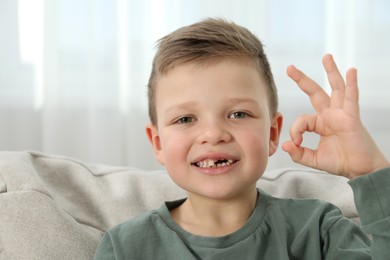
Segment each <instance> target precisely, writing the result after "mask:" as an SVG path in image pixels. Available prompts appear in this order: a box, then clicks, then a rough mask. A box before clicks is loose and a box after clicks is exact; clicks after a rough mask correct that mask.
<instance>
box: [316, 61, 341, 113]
mask: <svg viewBox="0 0 390 260" xmlns="http://www.w3.org/2000/svg"><path fill="white" fill-rule="evenodd" d="M322 64H323V65H324V68H325V71H326V73H327V76H328V80H329V84H330V87H331V88H332V94H331V99H330V105H331V107H333V108H342V107H343V104H344V93H345V82H344V79H343V77H342V75H341V74H340V71H339V69H338V68H337V65H336V63H335V61H334V59H333V56H332V55H330V54H326V55H325V56H324V57H323V59H322Z"/></svg>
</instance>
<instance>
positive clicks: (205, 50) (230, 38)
mask: <svg viewBox="0 0 390 260" xmlns="http://www.w3.org/2000/svg"><path fill="white" fill-rule="evenodd" d="M224 58H232V59H236V60H242V61H249V62H250V63H252V64H254V65H255V67H256V69H257V70H258V71H259V73H260V75H261V76H262V78H263V79H264V80H265V83H266V84H267V87H268V89H267V94H268V100H269V108H270V114H271V116H273V115H275V113H276V112H277V109H278V97H277V90H276V86H275V82H274V78H273V75H272V71H271V68H270V65H269V62H268V59H267V56H266V54H265V53H264V50H263V44H262V43H261V41H260V40H259V39H258V38H257V37H256V36H255V35H254V34H252V33H251V32H250V31H249V30H248V29H246V28H244V27H242V26H239V25H237V24H235V23H233V22H228V21H226V20H224V19H218V18H207V19H205V20H202V21H200V22H197V23H194V24H192V25H189V26H185V27H182V28H179V29H177V30H176V31H174V32H172V33H170V34H168V35H166V36H165V37H163V38H161V39H160V40H159V41H158V42H157V52H156V54H155V56H154V59H153V64H152V72H151V74H150V78H149V82H148V102H149V103H148V104H149V118H150V121H151V123H152V124H153V125H156V126H157V111H156V100H155V99H156V85H157V81H158V77H159V76H162V75H166V74H167V73H168V72H169V71H170V70H172V69H173V68H174V67H176V66H178V65H183V64H187V63H197V64H205V63H207V62H211V61H215V60H219V59H224Z"/></svg>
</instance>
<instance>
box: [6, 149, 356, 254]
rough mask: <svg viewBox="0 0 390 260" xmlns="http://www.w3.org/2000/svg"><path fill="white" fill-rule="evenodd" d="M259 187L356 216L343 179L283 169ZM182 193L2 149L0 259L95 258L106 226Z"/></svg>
mask: <svg viewBox="0 0 390 260" xmlns="http://www.w3.org/2000/svg"><path fill="white" fill-rule="evenodd" d="M258 186H259V187H260V188H262V189H263V190H265V191H266V192H268V193H270V194H272V195H274V196H277V197H295V198H319V199H323V200H326V201H329V202H331V203H333V204H336V205H337V206H338V207H339V208H340V209H341V210H342V212H343V214H344V215H345V216H347V217H349V218H353V219H355V220H356V221H358V218H357V213H356V209H355V206H354V202H353V194H352V190H351V189H350V187H349V185H348V184H347V180H346V179H344V178H342V177H336V176H331V175H328V174H326V173H323V172H318V171H314V170H309V169H304V168H297V169H280V170H276V171H268V172H266V173H265V175H264V176H263V177H262V179H261V180H260V181H259V182H258ZM184 196H185V192H184V191H182V190H181V189H179V188H178V187H177V186H176V185H175V184H174V183H173V182H172V181H171V180H170V178H169V177H168V175H167V174H166V172H164V171H161V170H159V171H145V170H141V169H135V168H130V167H113V166H108V165H97V164H91V165H88V164H85V163H83V162H80V161H78V160H75V159H72V158H67V157H63V156H54V155H47V154H42V153H39V152H32V151H23V152H0V259H7V260H12V259H92V258H93V255H94V251H95V249H96V247H97V244H98V242H99V240H100V238H101V235H102V234H103V232H104V231H105V230H107V229H108V228H110V227H113V226H114V225H116V224H118V223H120V222H123V221H125V220H127V219H129V218H131V217H134V216H135V215H137V214H140V213H142V212H145V211H147V210H149V209H152V208H156V207H159V206H160V205H161V203H163V202H164V201H166V200H174V199H177V198H181V197H184Z"/></svg>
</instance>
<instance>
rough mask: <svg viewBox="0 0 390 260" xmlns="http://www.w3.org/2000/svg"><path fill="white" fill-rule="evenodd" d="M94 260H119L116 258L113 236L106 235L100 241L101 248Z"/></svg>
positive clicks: (99, 247)
mask: <svg viewBox="0 0 390 260" xmlns="http://www.w3.org/2000/svg"><path fill="white" fill-rule="evenodd" d="M93 259H94V260H113V259H119V258H118V257H117V256H116V253H115V250H114V246H113V243H112V241H111V236H110V234H109V233H108V232H107V233H105V234H104V236H103V238H102V239H101V240H100V243H99V246H98V248H97V250H96V252H95V256H94V258H93Z"/></svg>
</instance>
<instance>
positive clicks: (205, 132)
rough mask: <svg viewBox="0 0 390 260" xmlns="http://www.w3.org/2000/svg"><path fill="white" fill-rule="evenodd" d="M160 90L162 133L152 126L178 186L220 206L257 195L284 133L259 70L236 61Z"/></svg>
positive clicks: (174, 74) (192, 68) (171, 75)
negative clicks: (272, 114)
mask: <svg viewBox="0 0 390 260" xmlns="http://www.w3.org/2000/svg"><path fill="white" fill-rule="evenodd" d="M156 89H157V93H156V111H157V118H158V125H157V127H155V126H152V125H149V126H148V127H147V134H148V137H149V139H150V141H151V143H152V145H153V148H154V151H155V154H156V157H157V159H158V160H159V161H160V163H161V164H163V165H165V167H166V169H167V171H168V173H169V175H170V176H171V178H172V179H173V181H174V182H176V184H178V185H179V186H180V187H182V188H183V189H185V190H187V191H188V192H189V193H190V194H191V193H193V194H197V195H200V196H204V197H208V198H213V199H226V198H232V197H234V196H239V195H240V194H243V192H247V191H248V190H249V189H250V188H254V187H255V183H256V181H257V180H258V179H259V178H260V177H261V175H262V174H263V172H264V170H265V167H266V165H267V161H268V157H269V156H270V155H272V154H273V153H274V152H275V151H276V149H277V145H278V141H279V133H280V128H281V125H282V117H281V115H280V114H277V115H276V116H275V117H274V118H272V119H271V118H270V113H269V109H268V107H269V106H268V98H267V92H266V86H265V83H264V81H263V80H262V79H261V77H260V75H259V73H258V71H257V70H256V69H255V68H254V66H250V65H248V64H246V63H242V62H237V61H232V60H222V61H220V62H218V63H211V64H208V65H205V66H196V65H194V64H185V65H180V66H178V67H176V68H174V69H172V70H171V71H169V72H168V74H167V75H164V76H162V77H161V78H160V79H159V81H158V85H157V88H156Z"/></svg>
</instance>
